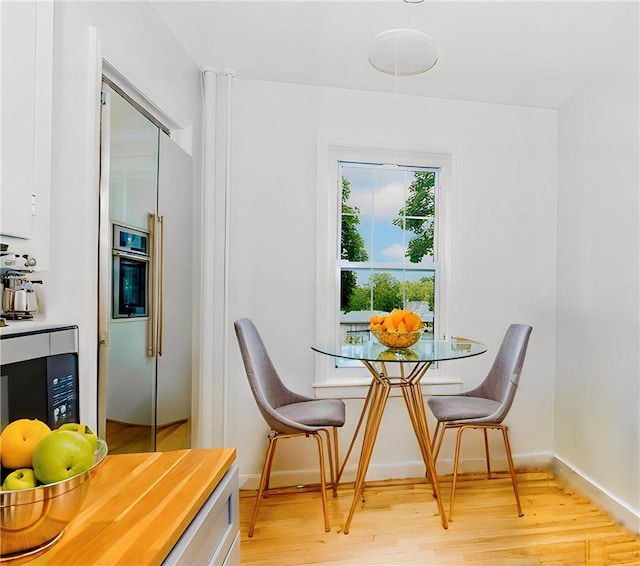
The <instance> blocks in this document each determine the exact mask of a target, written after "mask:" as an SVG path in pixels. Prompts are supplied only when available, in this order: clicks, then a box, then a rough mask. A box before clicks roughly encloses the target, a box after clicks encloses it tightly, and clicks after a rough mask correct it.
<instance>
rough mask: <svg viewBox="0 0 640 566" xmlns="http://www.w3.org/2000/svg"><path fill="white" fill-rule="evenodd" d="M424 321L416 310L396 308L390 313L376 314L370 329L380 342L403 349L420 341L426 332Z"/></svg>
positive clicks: (391, 347)
mask: <svg viewBox="0 0 640 566" xmlns="http://www.w3.org/2000/svg"><path fill="white" fill-rule="evenodd" d="M424 328H425V326H424V323H423V322H422V320H420V316H419V315H417V314H416V313H415V312H412V311H410V310H406V309H394V310H392V311H391V312H390V313H389V314H382V315H374V316H372V317H371V318H370V320H369V330H371V333H372V334H373V335H374V336H375V337H376V339H377V340H378V342H380V344H382V345H383V346H386V347H387V348H390V349H397V350H401V349H404V348H410V347H411V346H414V345H415V344H417V343H418V341H419V340H420V338H422V334H423V332H424Z"/></svg>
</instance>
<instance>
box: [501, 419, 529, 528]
mask: <svg viewBox="0 0 640 566" xmlns="http://www.w3.org/2000/svg"><path fill="white" fill-rule="evenodd" d="M499 428H500V430H501V431H502V438H503V439H504V448H505V451H506V452H507V463H508V464H509V473H510V474H511V483H512V484H513V493H514V495H515V496H516V506H517V507H518V517H522V516H523V515H524V513H523V512H522V507H521V505H520V496H519V495H518V482H517V480H516V469H515V467H514V465H513V458H512V456H511V446H510V445H509V435H508V434H507V427H506V426H501V427H499Z"/></svg>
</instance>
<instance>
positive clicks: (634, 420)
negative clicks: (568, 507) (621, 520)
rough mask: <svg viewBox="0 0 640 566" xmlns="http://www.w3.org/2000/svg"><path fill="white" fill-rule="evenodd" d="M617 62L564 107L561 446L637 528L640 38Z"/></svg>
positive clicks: (560, 452) (557, 415) (562, 454)
mask: <svg viewBox="0 0 640 566" xmlns="http://www.w3.org/2000/svg"><path fill="white" fill-rule="evenodd" d="M636 20H637V17H636ZM632 47H633V46H632ZM618 63H619V64H624V66H623V67H622V68H621V69H618V70H617V71H616V72H613V71H612V72H611V74H610V75H608V76H600V77H598V80H594V81H593V82H592V83H591V84H590V85H589V86H588V88H584V89H583V90H582V91H580V93H578V94H577V95H575V96H574V97H573V98H572V99H571V100H569V101H568V102H567V103H566V104H564V105H563V106H562V108H560V111H559V124H560V135H559V184H558V269H557V271H558V283H557V285H558V290H557V303H558V314H557V335H558V341H557V350H556V355H557V362H556V387H555V397H556V407H555V412H554V420H555V432H554V451H555V453H556V455H557V457H558V458H559V459H560V460H561V461H562V462H563V463H564V464H566V466H568V467H569V468H571V469H573V470H575V471H576V472H577V474H578V475H579V476H581V477H582V478H583V479H586V480H587V481H588V482H590V483H591V484H593V486H595V487H597V488H598V489H599V490H601V491H602V492H603V493H604V494H606V495H607V496H608V497H610V498H611V499H612V500H613V501H615V502H617V503H619V506H620V509H617V510H616V509H613V510H614V511H616V512H617V514H618V515H621V516H625V510H626V512H627V513H626V515H627V516H628V517H630V518H631V519H630V520H629V521H628V522H629V524H630V526H631V527H632V528H634V529H635V530H636V531H640V410H639V407H640V378H639V376H640V357H639V356H640V355H639V348H638V346H639V342H640V330H639V326H638V325H639V317H638V315H639V311H638V309H639V293H640V281H639V261H638V258H639V253H640V249H639V245H640V239H639V238H640V234H639V229H638V226H639V220H640V219H639V218H638V216H639V209H638V207H639V205H640V200H639V191H638V189H639V187H638V172H639V160H638V152H639V147H638V134H639V132H638V118H639V116H638V104H639V99H638V95H639V91H638V44H637V37H636V45H635V48H632V49H629V50H628V51H626V52H625V54H624V57H621V58H620V59H619V60H618ZM601 503H603V504H605V505H606V504H607V502H606V499H601ZM609 503H611V502H609ZM609 507H610V508H611V505H609ZM614 507H615V506H614ZM621 511H622V514H621V513H620V512H621ZM634 515H635V519H634V518H633V516H634Z"/></svg>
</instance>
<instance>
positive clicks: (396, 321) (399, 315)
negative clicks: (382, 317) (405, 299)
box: [389, 309, 411, 328]
mask: <svg viewBox="0 0 640 566" xmlns="http://www.w3.org/2000/svg"><path fill="white" fill-rule="evenodd" d="M409 312H411V311H408V310H404V309H395V310H393V311H391V314H390V315H389V316H390V317H391V320H393V326H395V327H396V328H398V326H399V325H400V323H401V322H402V320H403V319H404V317H405V316H407V315H408V314H409Z"/></svg>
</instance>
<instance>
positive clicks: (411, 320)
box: [404, 312, 422, 332]
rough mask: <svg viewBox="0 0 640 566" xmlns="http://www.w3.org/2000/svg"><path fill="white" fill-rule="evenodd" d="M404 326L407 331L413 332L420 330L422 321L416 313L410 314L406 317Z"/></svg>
mask: <svg viewBox="0 0 640 566" xmlns="http://www.w3.org/2000/svg"><path fill="white" fill-rule="evenodd" d="M404 324H405V326H406V327H407V330H408V331H409V332H412V331H413V330H418V329H419V328H420V326H421V325H422V321H421V320H420V317H419V316H418V315H417V314H416V313H414V312H410V313H409V314H408V315H407V316H405V317H404Z"/></svg>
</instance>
